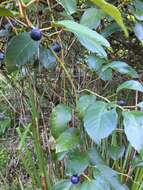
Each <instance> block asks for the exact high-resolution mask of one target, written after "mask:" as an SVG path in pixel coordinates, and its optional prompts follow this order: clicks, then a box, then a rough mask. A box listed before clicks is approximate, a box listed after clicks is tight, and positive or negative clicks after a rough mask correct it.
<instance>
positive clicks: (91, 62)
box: [87, 55, 106, 71]
mask: <svg viewBox="0 0 143 190" xmlns="http://www.w3.org/2000/svg"><path fill="white" fill-rule="evenodd" d="M105 62H106V60H105V59H101V58H99V57H97V56H95V55H89V57H88V59H87V64H88V66H89V68H90V69H91V70H92V71H99V70H100V69H101V67H102V65H103V63H105Z"/></svg>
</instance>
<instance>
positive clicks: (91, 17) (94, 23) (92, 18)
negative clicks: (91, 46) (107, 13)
mask: <svg viewBox="0 0 143 190" xmlns="http://www.w3.org/2000/svg"><path fill="white" fill-rule="evenodd" d="M103 15H104V13H103V12H102V11H101V10H99V9H97V8H88V9H87V10H86V11H85V12H84V14H83V15H82V17H81V20H80V24H82V25H84V26H87V27H89V28H91V29H96V28H97V27H98V26H99V25H100V21H101V18H102V17H103Z"/></svg>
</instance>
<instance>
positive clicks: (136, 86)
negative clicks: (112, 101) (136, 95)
mask: <svg viewBox="0 0 143 190" xmlns="http://www.w3.org/2000/svg"><path fill="white" fill-rule="evenodd" d="M123 89H129V90H137V91H139V92H143V85H142V84H141V83H140V82H138V81H135V80H130V81H126V82H124V83H122V84H121V85H120V86H119V87H118V88H117V92H119V91H121V90H123Z"/></svg>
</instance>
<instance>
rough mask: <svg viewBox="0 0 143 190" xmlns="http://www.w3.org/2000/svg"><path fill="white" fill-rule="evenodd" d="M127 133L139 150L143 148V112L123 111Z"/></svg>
mask: <svg viewBox="0 0 143 190" xmlns="http://www.w3.org/2000/svg"><path fill="white" fill-rule="evenodd" d="M123 116H124V126H125V134H126V136H127V139H128V141H129V142H130V143H131V145H132V146H133V147H134V148H135V149H136V150H137V151H141V150H142V149H143V112H139V111H130V112H123Z"/></svg>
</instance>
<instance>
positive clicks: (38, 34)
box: [30, 28, 42, 41]
mask: <svg viewBox="0 0 143 190" xmlns="http://www.w3.org/2000/svg"><path fill="white" fill-rule="evenodd" d="M30 36H31V38H32V39H33V40H35V41H39V40H41V38H42V33H41V31H40V30H39V29H38V28H34V29H32V30H31V32H30Z"/></svg>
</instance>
